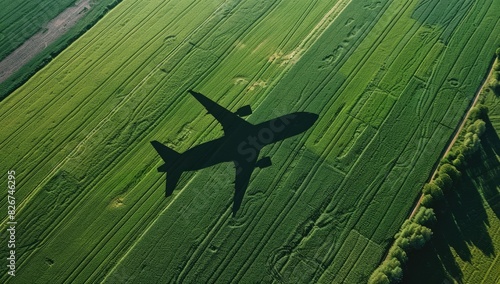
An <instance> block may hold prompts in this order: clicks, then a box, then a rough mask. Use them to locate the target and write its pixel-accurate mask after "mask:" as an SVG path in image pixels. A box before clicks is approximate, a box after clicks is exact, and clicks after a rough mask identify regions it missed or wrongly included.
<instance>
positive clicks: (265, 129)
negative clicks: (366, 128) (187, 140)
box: [151, 91, 318, 216]
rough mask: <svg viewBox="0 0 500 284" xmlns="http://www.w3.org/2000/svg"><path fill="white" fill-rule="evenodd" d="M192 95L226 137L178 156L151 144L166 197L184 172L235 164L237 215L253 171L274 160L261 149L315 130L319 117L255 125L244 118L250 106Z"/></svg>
mask: <svg viewBox="0 0 500 284" xmlns="http://www.w3.org/2000/svg"><path fill="white" fill-rule="evenodd" d="M189 92H190V93H191V95H193V96H194V97H195V98H196V99H197V100H198V101H199V102H200V103H201V104H202V105H203V106H204V107H205V108H206V110H207V111H208V114H211V115H212V116H213V117H214V118H215V119H217V120H218V121H219V122H220V123H221V125H222V127H223V131H224V135H223V136H222V137H220V138H217V139H215V140H212V141H209V142H206V143H203V144H200V145H197V146H195V147H193V148H191V149H189V150H187V151H186V152H184V153H178V152H176V151H175V150H173V149H171V148H169V147H167V146H166V145H164V144H162V143H160V142H158V141H152V142H151V144H152V145H153V147H154V148H155V149H156V151H157V152H158V154H159V155H160V156H161V157H162V159H163V160H164V162H165V164H163V165H162V166H160V167H159V168H158V171H159V172H165V173H166V174H167V177H166V191H165V196H167V197H168V196H170V195H171V194H172V193H173V191H174V189H175V188H176V185H177V182H178V180H179V178H180V176H181V174H182V173H183V172H185V171H196V170H201V169H204V168H207V167H211V166H213V165H216V164H219V163H224V162H233V163H234V166H235V172H236V175H235V181H234V184H235V192H234V198H233V216H234V215H235V214H236V212H237V211H238V210H239V208H240V207H241V204H242V200H243V197H244V195H245V192H246V189H247V187H248V185H249V182H250V177H251V175H252V172H253V170H254V169H255V168H257V167H258V168H266V167H269V166H271V165H272V162H271V157H262V158H260V159H259V154H260V151H261V149H262V148H263V147H265V146H267V145H270V144H273V143H277V142H279V141H281V140H284V139H286V138H289V137H292V136H295V135H298V134H300V133H303V132H304V131H306V130H308V129H309V128H310V127H312V125H313V124H314V123H315V121H316V120H317V119H318V115H317V114H313V113H308V112H295V113H291V114H287V115H283V116H280V117H277V118H274V119H271V120H268V121H265V122H262V123H259V124H255V125H254V124H251V123H249V122H247V121H246V120H244V119H242V118H241V117H242V116H246V115H249V114H251V113H252V111H251V108H250V106H243V107H241V108H239V109H238V110H237V111H236V112H231V111H229V110H227V109H225V108H224V107H221V106H220V105H218V104H217V103H215V102H213V101H211V100H210V99H208V98H207V97H205V96H204V95H202V94H200V93H197V92H194V91H189ZM200 110H201V109H200Z"/></svg>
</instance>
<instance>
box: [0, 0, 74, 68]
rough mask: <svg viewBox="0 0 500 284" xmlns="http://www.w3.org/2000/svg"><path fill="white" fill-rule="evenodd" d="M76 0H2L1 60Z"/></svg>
mask: <svg viewBox="0 0 500 284" xmlns="http://www.w3.org/2000/svg"><path fill="white" fill-rule="evenodd" d="M75 1H76V0H52V1H36V0H28V1H26V0H12V1H6V0H2V1H0V6H1V7H2V9H0V19H2V21H1V22H0V31H1V33H0V60H2V59H4V58H5V57H6V56H7V55H8V54H10V53H11V52H12V51H14V50H15V49H16V48H17V47H19V46H20V45H21V44H23V42H24V41H25V40H27V39H28V38H30V37H31V36H32V35H34V34H35V33H37V32H39V31H42V28H43V27H44V25H45V24H47V23H48V22H49V21H50V20H51V19H53V18H54V17H55V16H57V15H59V13H61V12H62V11H63V10H64V9H66V8H67V7H69V6H71V5H73V4H74V3H75Z"/></svg>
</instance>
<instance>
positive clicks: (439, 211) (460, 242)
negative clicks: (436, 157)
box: [404, 90, 500, 283]
mask: <svg viewBox="0 0 500 284" xmlns="http://www.w3.org/2000/svg"><path fill="white" fill-rule="evenodd" d="M480 101H481V105H480V106H479V107H477V108H476V111H475V112H474V113H473V114H474V116H476V118H477V120H476V122H475V123H472V122H471V123H469V127H468V128H467V129H466V130H465V131H464V133H463V135H461V139H460V142H461V144H460V143H457V144H458V146H457V147H454V151H455V152H454V154H452V155H450V156H449V159H448V161H450V160H452V159H453V158H454V157H453V156H455V158H454V160H453V163H454V164H455V161H456V160H457V159H460V160H461V161H460V163H457V168H458V169H460V172H461V176H460V177H458V178H457V179H456V182H454V183H453V184H452V186H451V189H450V190H447V191H445V194H444V198H443V199H442V200H439V201H435V204H434V205H433V206H434V208H435V209H434V210H435V211H436V216H437V222H435V223H434V225H433V226H432V227H431V228H432V231H433V237H432V239H431V241H430V242H429V244H428V245H426V247H424V248H423V249H422V250H421V251H414V252H411V253H410V254H409V261H408V263H407V269H406V270H405V275H404V282H405V283H422V281H424V282H426V283H443V281H445V280H449V281H453V282H459V283H498V282H499V281H500V256H499V253H500V250H499V244H500V234H499V232H500V219H499V217H500V138H499V134H500V99H499V98H498V95H496V94H494V93H493V92H492V91H491V90H487V91H485V92H484V93H483V94H481V98H480ZM476 133H482V135H480V136H479V137H478V138H474V137H475V136H474V134H476ZM466 145H469V146H466ZM465 147H467V148H469V149H473V151H472V152H469V153H470V156H469V157H467V156H466V158H465V159H464V160H462V159H461V158H457V157H458V156H459V155H460V154H458V153H459V152H461V151H463V149H464V148H465ZM466 152H468V151H466ZM457 154H458V155H457ZM454 180H455V179H454ZM422 270H425V271H426V273H425V275H423V274H422Z"/></svg>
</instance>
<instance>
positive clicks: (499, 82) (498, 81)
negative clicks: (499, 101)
mask: <svg viewBox="0 0 500 284" xmlns="http://www.w3.org/2000/svg"><path fill="white" fill-rule="evenodd" d="M496 55H497V62H496V64H495V66H494V67H493V76H491V79H490V82H489V87H490V89H491V90H492V91H493V92H494V93H495V94H496V95H497V96H500V60H499V59H500V47H499V48H497V52H496Z"/></svg>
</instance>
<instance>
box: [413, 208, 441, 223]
mask: <svg viewBox="0 0 500 284" xmlns="http://www.w3.org/2000/svg"><path fill="white" fill-rule="evenodd" d="M413 219H414V220H415V222H416V223H417V224H420V225H429V224H432V223H434V222H436V215H435V214H434V210H433V209H432V208H428V207H426V206H420V209H418V212H417V214H415V217H413Z"/></svg>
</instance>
